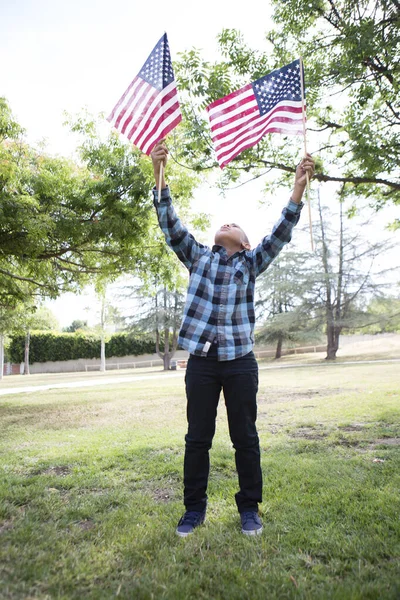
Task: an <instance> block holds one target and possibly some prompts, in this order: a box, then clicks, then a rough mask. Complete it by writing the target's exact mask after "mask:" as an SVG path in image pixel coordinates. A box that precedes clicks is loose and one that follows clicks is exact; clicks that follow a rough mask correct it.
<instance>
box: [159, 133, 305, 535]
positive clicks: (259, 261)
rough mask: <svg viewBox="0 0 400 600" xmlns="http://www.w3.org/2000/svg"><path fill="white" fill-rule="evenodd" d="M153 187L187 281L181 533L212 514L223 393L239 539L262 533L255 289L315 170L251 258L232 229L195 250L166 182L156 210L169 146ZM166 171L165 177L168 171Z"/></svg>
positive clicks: (300, 172)
mask: <svg viewBox="0 0 400 600" xmlns="http://www.w3.org/2000/svg"><path fill="white" fill-rule="evenodd" d="M151 158H152V161H153V168H154V176H155V181H156V187H155V188H154V190H153V191H154V206H155V208H156V210H157V215H158V220H159V224H160V227H161V229H162V231H163V233H164V235H165V238H166V242H167V244H168V245H169V246H170V247H171V248H172V250H173V251H174V252H175V253H176V255H177V256H178V258H179V259H180V260H181V261H182V263H183V264H184V265H185V266H186V267H187V269H188V270H189V273H190V280H189V287H188V293H187V299H186V305H185V310H184V317H183V321H182V326H181V330H180V332H179V343H180V345H181V347H182V348H184V349H185V350H188V352H189V353H190V357H189V360H188V363H187V370H186V376H185V384H186V397H187V420H188V432H187V434H186V436H185V458H184V504H185V508H186V511H185V514H184V515H183V517H182V518H181V519H180V521H179V523H178V526H177V528H176V533H177V534H178V535H179V536H181V537H186V536H187V535H189V534H191V533H192V532H193V530H194V529H195V528H196V527H197V526H198V525H201V524H202V523H203V522H204V519H205V515H206V506H207V493H206V490H207V482H208V474H209V449H210V448H211V443H212V439H213V437H214V433H215V419H216V415H217V406H218V401H219V396H220V393H221V389H222V390H223V392H224V398H225V404H226V409H227V416H228V424H229V434H230V437H231V441H232V444H233V447H234V449H235V461H236V469H237V472H238V477H239V492H238V493H237V494H236V495H235V499H236V504H237V508H238V511H239V513H240V518H241V524H242V532H243V533H244V534H246V535H257V534H260V533H261V532H262V523H261V520H260V517H259V515H258V504H259V503H260V502H261V501H262V474H261V465H260V448H259V440H258V434H257V429H256V417H257V404H256V394H257V389H258V366H257V361H256V359H255V357H254V354H253V352H252V347H253V344H254V336H253V332H254V321H255V318H254V283H255V278H256V277H257V276H258V275H260V273H262V272H263V271H265V269H266V268H267V267H268V266H269V265H270V264H271V262H272V261H273V259H274V258H275V257H276V256H277V255H278V254H279V252H280V250H281V249H282V247H283V246H284V245H285V244H287V243H288V242H289V241H290V239H291V232H292V229H293V227H294V226H295V225H296V224H297V222H298V220H299V217H300V211H301V208H302V206H303V203H302V202H301V199H302V196H303V192H304V188H305V186H306V172H308V175H309V178H310V179H311V177H312V175H313V173H314V162H313V159H312V158H311V156H310V155H309V154H308V155H307V157H306V158H304V159H303V160H302V161H301V163H300V165H299V166H298V167H297V169H296V175H295V185H294V189H293V193H292V196H291V199H290V201H289V203H288V205H287V207H285V208H284V209H283V212H282V215H281V218H280V220H279V221H278V223H277V224H276V225H275V226H274V228H273V230H272V233H271V235H270V236H267V237H265V238H264V239H263V240H262V242H261V243H260V244H259V245H258V246H257V247H256V248H255V249H253V250H251V248H250V244H249V240H248V239H247V236H246V234H245V233H244V231H243V230H242V229H241V228H240V227H239V226H238V225H236V224H235V223H230V224H226V225H223V226H222V227H221V228H220V229H219V230H218V231H217V233H216V234H215V245H214V246H213V248H212V249H210V248H208V247H207V246H203V245H202V244H199V243H198V242H196V240H195V239H194V237H193V236H192V235H191V234H190V233H189V232H188V230H187V229H186V228H185V227H184V226H183V225H182V223H181V222H180V220H179V219H178V217H177V215H176V213H175V211H174V208H173V206H172V202H171V196H170V193H169V189H168V187H167V186H166V183H165V178H164V175H163V176H162V181H161V189H162V191H161V201H160V203H158V192H157V190H158V187H159V183H160V181H159V173H160V163H161V162H162V163H163V164H164V166H165V164H166V162H167V158H168V150H167V148H166V146H165V143H164V140H161V141H160V142H158V143H157V144H156V146H155V147H154V149H153V152H152V153H151ZM163 171H164V170H163Z"/></svg>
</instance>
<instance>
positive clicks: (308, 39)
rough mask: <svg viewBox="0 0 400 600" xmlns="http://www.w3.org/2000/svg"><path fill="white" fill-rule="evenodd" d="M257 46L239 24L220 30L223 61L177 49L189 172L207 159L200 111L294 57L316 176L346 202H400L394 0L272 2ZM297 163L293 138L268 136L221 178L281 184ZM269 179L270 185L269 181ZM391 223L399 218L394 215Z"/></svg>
mask: <svg viewBox="0 0 400 600" xmlns="http://www.w3.org/2000/svg"><path fill="white" fill-rule="evenodd" d="M274 6H275V11H274V15H273V18H274V23H275V25H274V29H273V30H272V31H269V32H268V33H267V35H266V38H267V42H268V45H269V47H268V49H267V51H266V52H260V51H258V50H253V49H251V48H250V47H249V46H248V45H247V44H246V43H245V42H244V40H243V38H242V36H241V35H240V33H239V32H238V31H235V30H224V31H222V33H221V35H220V36H219V50H220V52H221V54H222V60H218V61H215V62H213V63H210V62H207V61H205V60H204V59H203V58H202V56H201V53H200V51H198V50H195V49H193V50H190V51H189V52H185V53H183V54H182V55H181V57H180V60H179V61H178V63H177V65H176V73H177V78H178V81H179V86H180V89H181V90H182V96H183V102H182V104H183V112H184V116H185V124H186V128H187V130H186V135H185V144H184V146H183V151H182V155H183V159H184V160H185V161H186V163H187V164H188V165H189V166H191V167H192V168H193V169H195V170H202V169H210V168H213V167H214V166H216V163H215V160H214V158H213V153H212V144H211V139H210V135H209V125H208V122H207V119H206V116H205V112H204V108H205V107H206V106H207V105H208V104H209V103H210V102H212V101H213V100H216V99H217V98H221V97H222V96H224V95H226V94H228V93H230V92H232V91H233V90H235V89H238V88H240V87H242V86H243V85H244V84H246V83H248V82H249V81H253V80H255V79H257V78H259V77H261V76H263V75H265V74H266V73H268V72H270V71H271V70H273V69H274V68H277V67H280V66H282V65H284V64H287V63H289V62H291V61H292V60H293V58H294V57H296V56H299V55H302V56H303V58H304V63H305V69H306V70H305V75H306V87H307V114H308V121H309V126H308V129H309V132H310V137H311V138H312V140H313V144H315V145H318V146H319V150H318V160H317V169H316V173H315V179H316V180H318V181H319V182H334V183H337V184H338V193H339V194H341V195H343V190H341V188H340V187H339V185H340V184H343V183H344V184H346V187H345V193H346V194H347V195H349V196H350V195H351V196H352V198H353V201H354V202H357V200H358V199H359V198H365V197H367V198H368V199H369V201H370V203H371V205H372V206H373V207H374V208H376V209H378V208H380V207H382V206H383V205H384V204H386V203H393V204H399V203H400V183H399V171H400V131H399V126H400V110H399V105H398V94H399V73H400V61H399V51H398V48H399V43H400V19H399V3H398V2H393V1H389V0H377V1H376V2H370V0H357V1H356V2H354V1H353V0H312V1H310V2H299V0H285V2H282V1H281V0H274ZM298 160H299V141H298V139H297V138H291V137H284V138H283V139H282V136H273V135H271V136H268V137H267V138H264V139H263V140H262V141H261V142H260V143H259V144H257V146H256V147H254V148H251V149H248V150H246V151H244V152H242V153H241V154H240V155H239V156H238V157H236V159H234V160H233V161H232V162H231V163H230V165H228V167H226V168H225V169H224V174H223V176H222V180H221V185H224V184H226V183H227V181H229V180H237V179H238V178H239V177H240V176H241V174H242V173H248V172H250V173H251V174H252V175H253V177H259V176H261V175H265V174H267V173H268V172H269V171H270V170H272V169H274V170H278V172H281V174H282V178H281V179H280V180H279V181H278V180H275V184H274V185H281V184H282V183H284V184H287V182H288V177H290V178H291V177H292V174H293V173H294V172H295V169H296V165H297V163H298ZM269 185H270V186H271V184H269ZM395 225H397V226H399V225H400V220H399V219H397V220H396V221H395Z"/></svg>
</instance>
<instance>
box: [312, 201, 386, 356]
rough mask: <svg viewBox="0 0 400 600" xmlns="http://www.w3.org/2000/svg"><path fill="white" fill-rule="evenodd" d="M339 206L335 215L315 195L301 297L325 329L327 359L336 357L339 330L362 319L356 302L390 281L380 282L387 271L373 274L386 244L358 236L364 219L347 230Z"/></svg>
mask: <svg viewBox="0 0 400 600" xmlns="http://www.w3.org/2000/svg"><path fill="white" fill-rule="evenodd" d="M344 210H345V208H344V203H340V204H339V214H338V215H337V216H336V219H335V218H334V217H332V215H331V214H329V211H328V210H327V209H326V207H323V206H322V203H321V201H320V197H319V194H318V212H319V223H318V224H317V225H318V226H317V227H316V238H317V252H316V253H315V255H314V256H313V257H312V259H311V260H310V263H309V278H308V291H307V293H306V295H305V298H304V302H303V307H304V309H305V311H306V314H307V315H308V316H307V318H308V319H309V320H311V319H313V320H314V321H315V324H316V325H318V323H319V324H321V325H323V326H324V328H325V332H326V336H327V356H326V358H327V359H328V360H334V359H335V358H336V353H337V350H338V348H339V338H340V335H341V333H342V331H343V330H345V329H353V328H355V327H357V326H360V325H362V324H363V323H365V322H366V315H365V311H364V310H363V309H362V302H363V301H365V299H368V298H371V297H372V296H373V295H375V294H376V293H377V292H378V291H379V290H382V289H384V288H385V286H386V285H390V284H389V283H387V284H385V278H386V277H387V276H388V274H389V272H390V271H391V270H392V269H387V270H385V271H381V272H380V273H379V276H378V274H377V273H374V262H375V260H376V258H377V256H379V255H382V253H383V252H384V251H385V250H388V249H389V248H390V244H389V242H388V241H387V240H383V241H376V242H371V241H370V240H369V239H368V237H364V236H363V229H364V227H365V226H366V224H364V225H360V226H359V228H354V227H353V228H352V230H351V231H350V230H349V228H348V227H347V226H346V222H345V217H344ZM335 221H336V222H337V223H336V224H335Z"/></svg>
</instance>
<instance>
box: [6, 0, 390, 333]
mask: <svg viewBox="0 0 400 600" xmlns="http://www.w3.org/2000/svg"><path fill="white" fill-rule="evenodd" d="M244 6H245V10H243V7H244ZM255 15H256V18H255ZM270 15H271V7H270V3H269V2H263V3H260V2H259V0H247V1H246V3H245V4H242V3H237V2H229V3H228V2H224V1H220V2H216V1H215V0H203V1H202V2H201V3H199V4H198V5H196V4H193V3H189V2H187V1H186V2H185V1H184V0H170V1H169V2H160V1H159V0H153V1H152V2H143V0H141V1H140V2H137V1H135V0H130V1H127V0H113V1H112V2H110V1H108V2H105V0H96V1H95V0H79V1H78V0H69V1H68V2H65V1H63V2H61V1H59V0H13V2H10V1H8V2H7V1H6V0H0V73H1V77H0V95H1V96H5V97H6V98H7V100H8V101H9V103H10V106H11V109H12V111H13V113H14V115H15V117H16V118H17V120H18V122H19V123H20V124H21V125H22V126H23V127H25V129H26V131H27V138H28V140H29V141H30V142H31V143H34V142H39V141H41V140H45V141H46V144H47V149H48V150H49V151H50V152H54V153H58V154H61V155H65V156H68V155H70V154H71V153H72V152H73V148H74V144H75V142H74V138H73V136H71V135H69V134H68V133H67V130H66V128H64V127H63V126H62V123H63V121H64V116H63V113H64V111H66V112H67V113H69V114H76V113H78V112H80V111H81V110H82V109H84V108H86V109H87V110H88V111H89V113H91V114H94V115H96V114H98V113H100V112H104V113H106V114H108V113H109V112H110V110H111V109H112V107H113V106H114V105H115V103H116V101H117V100H118V99H119V97H120V96H121V94H122V93H123V92H124V91H125V89H126V88H127V86H128V84H129V83H130V81H131V80H132V79H133V77H134V76H135V75H136V74H137V73H138V71H139V69H140V68H141V66H142V65H143V63H144V62H145V60H146V58H147V56H148V55H149V53H150V52H151V50H152V48H153V47H154V45H155V44H156V42H157V41H158V39H159V38H160V37H161V35H162V34H163V33H164V31H166V32H167V34H168V39H169V44H170V49H171V55H172V59H173V60H174V59H175V58H177V53H178V52H184V51H185V50H189V49H190V48H192V47H196V48H200V49H202V50H203V56H204V57H205V58H207V59H209V60H213V59H214V58H216V57H217V40H216V38H217V35H218V34H219V33H220V32H221V31H222V29H223V28H236V29H239V30H240V31H241V32H242V34H243V36H244V38H245V40H246V41H247V42H248V43H249V44H250V45H251V46H252V47H254V48H258V49H262V50H265V51H267V50H268V44H267V42H266V40H265V35H264V34H265V32H266V31H267V30H268V29H269V28H270V27H271V21H270ZM302 148H303V147H302V142H301V140H300V138H299V160H300V158H301V154H302ZM310 150H311V151H312V150H313V149H312V148H310ZM262 186H263V182H262V181H258V182H256V183H252V184H247V185H246V186H242V187H240V188H238V189H235V190H231V191H228V192H227V193H226V195H225V197H224V198H222V197H221V196H220V195H218V194H217V193H216V191H215V190H213V189H212V188H211V187H210V186H202V188H200V190H199V191H198V192H197V193H196V195H195V201H194V204H193V208H194V210H199V211H203V212H207V213H209V214H210V217H211V228H210V233H209V239H208V240H205V241H206V242H208V243H212V236H213V233H214V232H215V230H216V229H217V228H218V227H219V226H220V224H222V223H223V222H226V221H227V220H229V221H230V222H239V223H240V225H241V226H242V227H243V229H244V230H245V231H246V232H247V234H248V236H249V238H250V241H251V242H253V243H254V244H255V243H257V242H258V241H259V239H261V237H262V236H263V235H265V234H266V233H268V230H269V229H270V227H271V226H272V224H273V222H274V221H275V220H277V218H278V216H279V213H280V211H281V208H282V206H283V204H284V203H285V202H286V199H287V197H288V190H282V191H281V192H280V193H277V194H276V196H274V198H271V199H270V201H269V202H268V203H267V204H263V205H261V203H260V201H261V200H262V199H263V195H262V191H261V189H262ZM385 219H386V222H387V218H386V217H383V219H381V222H382V227H383V226H384V224H385ZM93 303H94V299H93V296H92V294H91V293H90V292H89V293H88V294H86V295H85V294H83V295H81V296H76V297H71V295H66V296H63V297H62V298H60V299H59V300H57V301H56V302H51V303H48V305H49V306H50V308H51V309H52V310H53V312H54V313H55V314H56V316H57V317H58V319H59V321H60V324H61V326H65V325H68V324H69V323H71V321H72V320H73V319H75V318H86V319H87V318H89V320H90V314H91V313H92V314H94V312H95V311H87V310H85V309H87V307H88V306H91V305H92V304H93Z"/></svg>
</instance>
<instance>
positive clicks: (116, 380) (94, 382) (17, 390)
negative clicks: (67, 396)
mask: <svg viewBox="0 0 400 600" xmlns="http://www.w3.org/2000/svg"><path fill="white" fill-rule="evenodd" d="M393 362H400V358H388V359H381V360H354V361H351V360H349V361H345V362H338V363H335V362H326V363H321V364H315V363H308V364H307V363H306V364H303V363H300V364H295V363H292V364H287V365H266V366H261V367H259V370H260V371H265V370H273V369H301V368H302V369H304V368H307V367H308V368H310V367H312V368H313V367H332V366H337V367H338V366H340V365H370V364H376V363H393ZM184 374H185V371H184V370H182V371H177V372H168V373H165V372H162V373H157V374H155V375H131V376H125V375H122V376H121V375H119V376H113V377H101V378H96V379H90V380H88V381H84V380H82V381H71V382H69V381H64V382H61V383H49V384H46V385H29V386H24V387H13V388H4V389H1V388H0V396H8V395H11V394H23V393H29V392H42V391H47V390H56V389H68V388H89V387H96V386H99V385H114V384H121V383H130V382H132V381H133V382H134V381H145V380H149V379H160V378H162V377H163V378H164V379H165V378H168V379H171V378H174V377H183V376H184Z"/></svg>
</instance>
